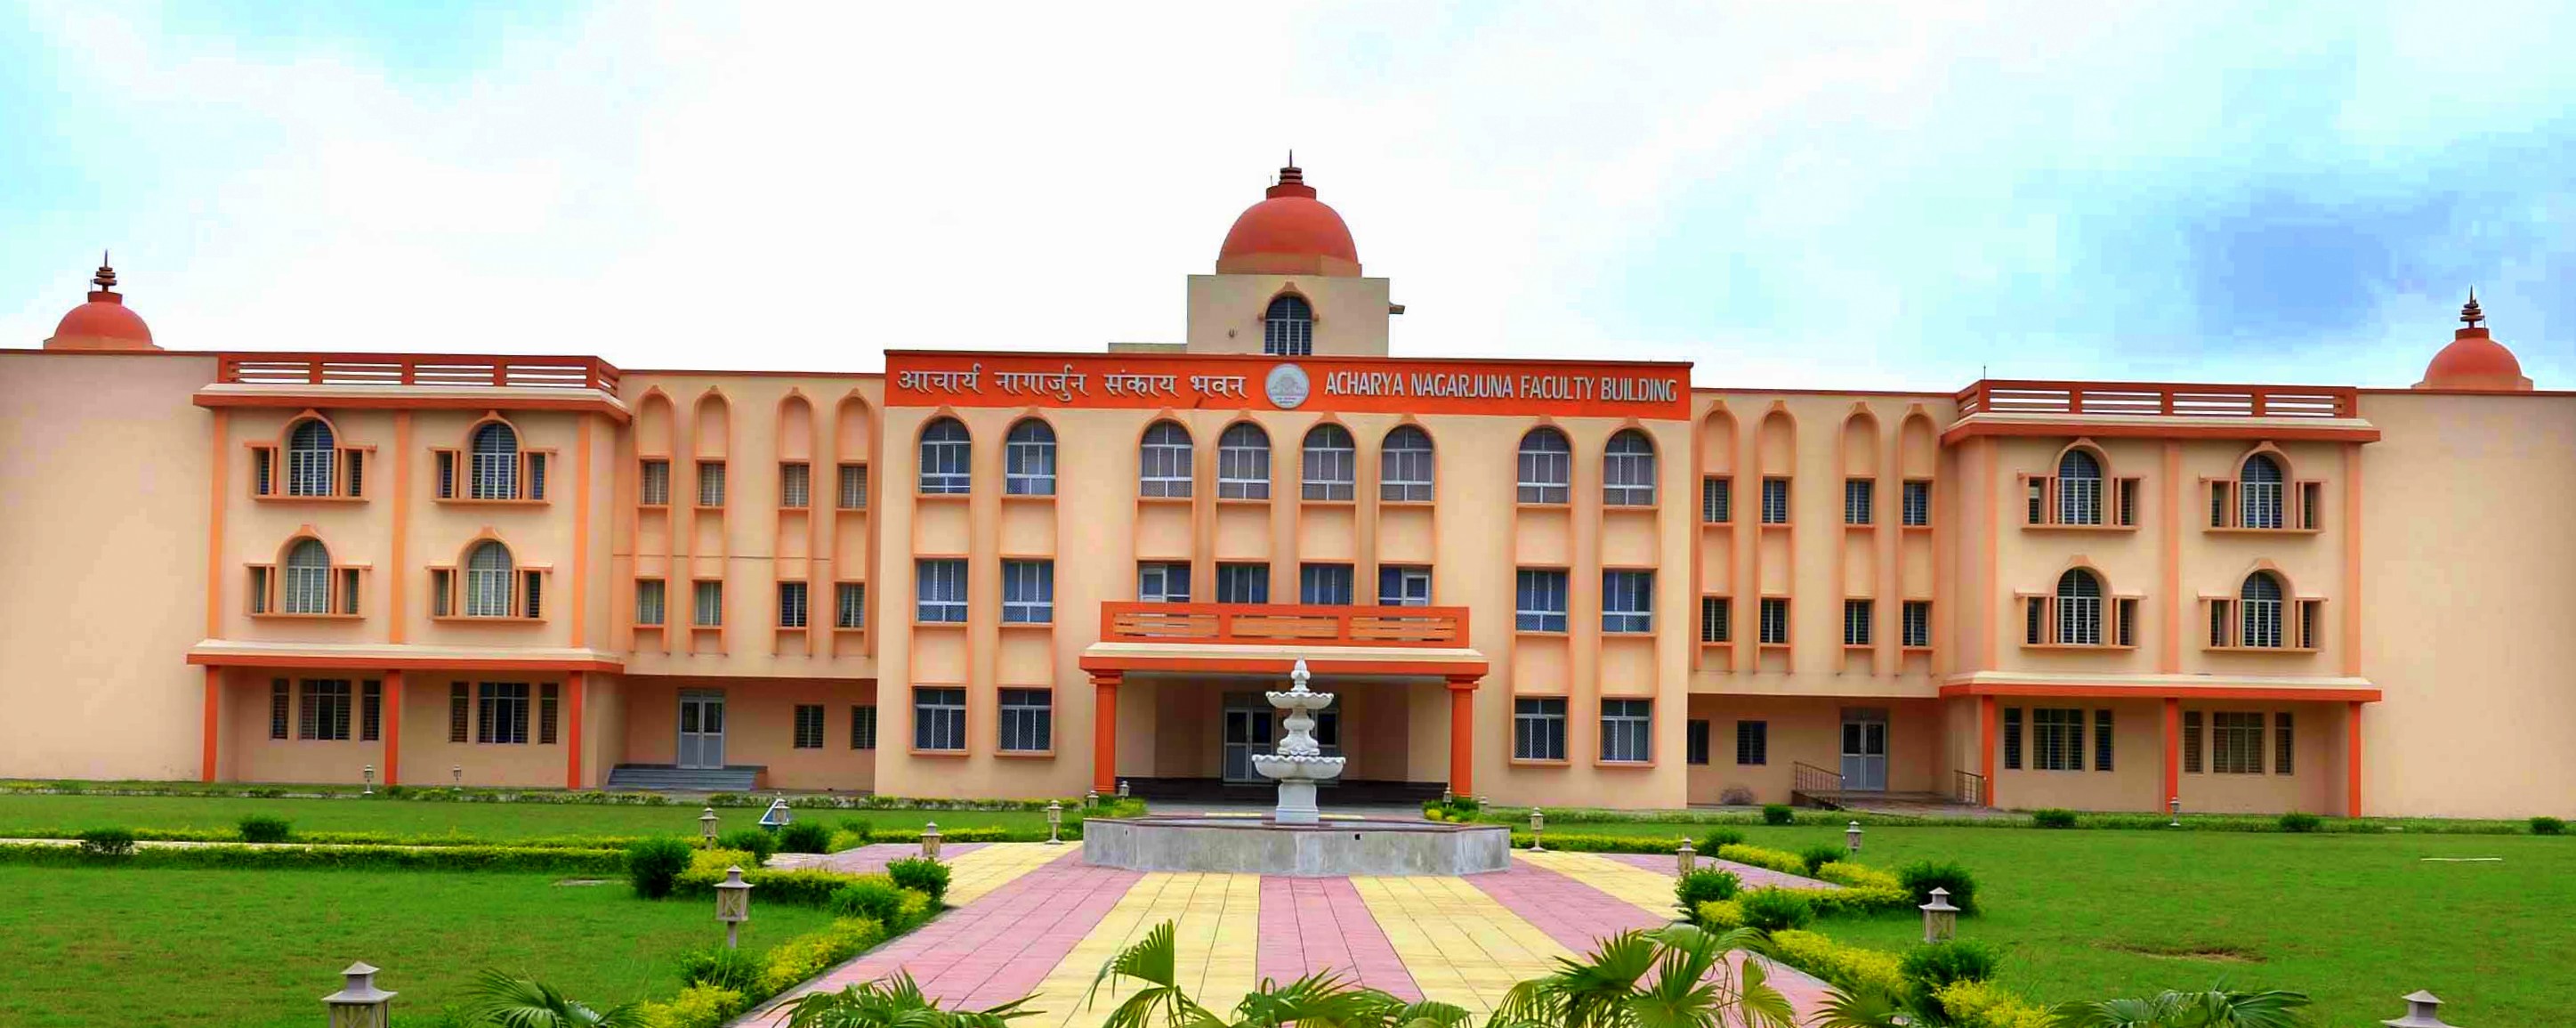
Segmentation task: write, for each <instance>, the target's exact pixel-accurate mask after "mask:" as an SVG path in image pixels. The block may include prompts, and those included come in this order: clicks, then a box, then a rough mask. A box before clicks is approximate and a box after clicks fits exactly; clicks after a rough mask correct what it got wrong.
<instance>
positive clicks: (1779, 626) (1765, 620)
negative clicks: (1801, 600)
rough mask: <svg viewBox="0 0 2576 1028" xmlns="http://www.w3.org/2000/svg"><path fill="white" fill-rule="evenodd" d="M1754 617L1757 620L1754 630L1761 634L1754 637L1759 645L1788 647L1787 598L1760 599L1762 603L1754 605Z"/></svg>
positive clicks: (1766, 597)
mask: <svg viewBox="0 0 2576 1028" xmlns="http://www.w3.org/2000/svg"><path fill="white" fill-rule="evenodd" d="M1754 616H1755V617H1756V618H1758V619H1759V623H1758V624H1756V625H1755V630H1756V631H1758V632H1759V633H1761V634H1759V635H1757V636H1755V639H1756V640H1758V642H1759V644H1760V645H1763V646H1787V645H1789V598H1788V597H1785V596H1765V597H1762V602H1761V603H1759V604H1756V605H1755V607H1754Z"/></svg>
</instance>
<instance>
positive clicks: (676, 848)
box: [626, 838, 693, 899]
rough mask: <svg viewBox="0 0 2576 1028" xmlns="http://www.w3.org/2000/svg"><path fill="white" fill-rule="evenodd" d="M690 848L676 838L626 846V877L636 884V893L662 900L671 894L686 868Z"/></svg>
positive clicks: (690, 853)
mask: <svg viewBox="0 0 2576 1028" xmlns="http://www.w3.org/2000/svg"><path fill="white" fill-rule="evenodd" d="M692 855H693V851H691V850H690V849H689V844H688V843H685V842H681V841H680V840H678V839H672V838H661V839H643V840H638V841H637V842H636V843H635V844H634V845H632V846H628V847H626V880H627V881H629V882H633V883H634V884H635V894H636V895H638V896H642V897H644V898H645V899H661V898H662V897H664V896H668V895H670V894H671V888H672V886H673V884H674V883H677V882H678V881H679V880H680V872H682V871H686V870H688V869H689V858H690V856H692Z"/></svg>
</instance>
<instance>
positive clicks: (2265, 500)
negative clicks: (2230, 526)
mask: <svg viewBox="0 0 2576 1028" xmlns="http://www.w3.org/2000/svg"><path fill="white" fill-rule="evenodd" d="M2236 495H2237V500H2236V502H2237V511H2238V516H2239V517H2241V518H2243V519H2244V521H2243V523H2244V526H2245V527H2247V528H2279V527H2281V509H2282V507H2281V463H2280V462H2279V461H2276V460H2273V459H2272V458H2271V457H2269V456H2266V455H2264V454H2260V453H2258V454H2255V455H2253V456H2251V457H2247V458H2245V469H2244V470H2243V471H2241V472H2239V473H2238V476H2237V494H2236Z"/></svg>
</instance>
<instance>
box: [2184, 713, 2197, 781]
mask: <svg viewBox="0 0 2576 1028" xmlns="http://www.w3.org/2000/svg"><path fill="white" fill-rule="evenodd" d="M2200 738H2201V736H2200V712H2199V711H2197V710H2186V711H2183V712H2182V769H2183V771H2184V773H2186V774H2195V775H2196V774H2199V773H2200V747H2201V742H2200Z"/></svg>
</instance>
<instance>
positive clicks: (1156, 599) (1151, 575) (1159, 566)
mask: <svg viewBox="0 0 2576 1028" xmlns="http://www.w3.org/2000/svg"><path fill="white" fill-rule="evenodd" d="M1136 599H1138V600H1139V601H1142V602H1145V603H1188V602H1190V566H1189V565H1187V564H1183V563H1181V562H1179V561H1146V562H1144V563H1142V564H1138V565H1136Z"/></svg>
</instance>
